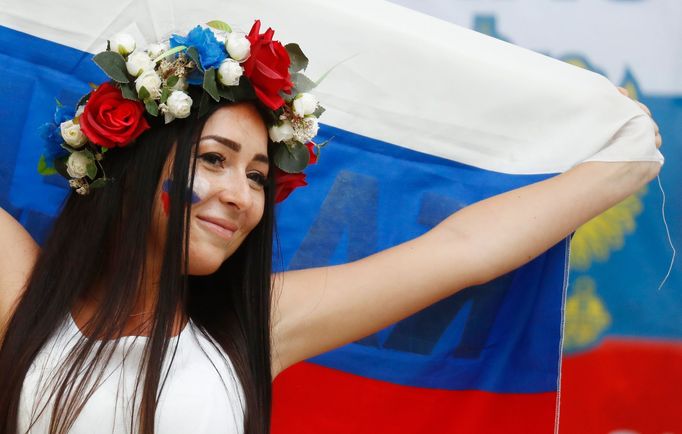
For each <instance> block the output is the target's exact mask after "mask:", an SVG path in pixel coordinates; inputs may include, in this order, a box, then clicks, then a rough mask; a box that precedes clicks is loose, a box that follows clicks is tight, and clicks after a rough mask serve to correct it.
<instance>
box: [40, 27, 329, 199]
mask: <svg viewBox="0 0 682 434" xmlns="http://www.w3.org/2000/svg"><path fill="white" fill-rule="evenodd" d="M259 32H260V20H256V21H255V22H254V24H253V26H252V27H251V30H250V32H249V33H248V34H244V33H239V32H236V31H235V32H233V31H232V29H231V28H230V26H229V25H228V24H226V23H224V22H222V21H211V22H208V23H206V26H202V25H197V26H196V27H194V28H193V29H192V30H191V31H190V32H189V33H188V34H187V36H180V35H176V34H173V35H172V36H171V37H170V39H169V40H168V41H164V42H161V43H157V44H151V45H149V46H148V47H147V48H146V49H145V50H139V49H136V44H135V40H134V39H133V37H132V36H130V35H128V34H123V33H119V34H117V35H115V36H114V37H112V38H111V39H110V40H109V41H107V49H106V51H103V52H101V53H98V54H97V55H95V56H94V58H93V60H94V61H95V63H96V64H97V65H98V66H99V67H100V68H101V69H102V70H103V71H104V72H105V73H106V75H107V76H108V77H109V78H110V79H111V81H108V82H105V83H103V84H100V85H99V86H95V85H91V87H92V88H93V90H92V91H91V92H89V93H88V94H86V95H85V96H83V97H82V98H81V99H80V101H79V102H78V104H77V105H76V109H75V110H74V109H70V108H68V107H65V106H64V105H62V104H61V103H60V102H59V101H57V109H56V111H55V115H54V123H47V124H45V125H43V126H42V127H41V135H42V137H43V138H44V139H45V142H46V146H45V152H44V153H43V155H42V156H41V158H40V161H39V163H38V171H39V172H40V173H41V174H43V175H51V174H54V173H59V174H61V175H62V176H64V177H65V178H66V179H68V181H69V186H71V187H72V188H74V189H75V190H76V192H77V193H79V194H88V193H89V192H90V190H92V189H95V188H99V187H102V186H104V185H106V184H107V183H108V182H110V181H112V180H113V178H110V177H107V176H106V173H105V172H104V168H103V167H102V164H101V163H100V161H101V160H102V159H103V158H105V155H106V152H108V151H110V150H111V149H113V148H117V147H125V146H129V145H131V144H133V143H135V140H136V139H137V138H138V137H139V136H140V134H142V133H143V132H144V131H146V130H147V129H149V128H150V122H154V120H153V119H154V118H159V119H160V118H161V117H163V120H164V123H169V122H172V121H173V120H174V119H181V118H186V117H188V116H189V115H190V113H191V112H192V110H195V107H198V108H197V109H196V110H198V116H204V115H205V114H206V113H207V112H208V111H209V109H210V107H211V105H212V104H214V103H215V102H219V101H220V100H227V101H232V102H239V101H251V100H255V101H260V102H261V103H262V105H264V106H265V107H266V108H267V110H266V111H265V113H266V118H267V119H265V122H266V124H267V126H268V133H269V136H270V140H272V141H273V142H275V143H277V144H279V145H280V146H277V147H276V151H275V152H274V156H273V159H274V164H275V166H276V170H275V177H276V180H277V182H276V184H277V187H276V188H277V192H276V199H275V200H276V201H277V202H280V201H282V200H284V199H285V198H286V197H287V196H288V195H289V193H291V191H292V190H293V189H295V188H296V187H299V186H302V185H307V183H306V182H305V174H303V173H302V172H303V170H304V169H305V168H306V167H307V166H308V165H309V164H314V163H315V162H316V161H317V158H318V156H319V153H320V149H321V148H322V146H324V145H325V144H326V142H325V143H322V144H316V143H314V142H313V141H312V139H313V138H314V137H315V136H316V135H317V131H318V120H317V118H318V117H319V116H320V115H321V114H322V112H324V108H323V107H322V106H321V105H320V104H319V103H318V101H317V99H316V98H315V96H313V95H312V94H311V93H309V92H310V91H311V90H312V89H313V88H314V87H315V86H316V85H317V84H318V83H319V81H318V83H315V82H313V81H312V80H310V79H309V78H308V77H306V76H305V75H304V74H303V72H302V71H303V70H305V68H306V67H307V66H308V58H307V57H306V56H305V55H304V54H303V51H301V48H300V47H299V46H298V44H295V43H291V44H287V45H284V46H283V45H282V44H281V43H280V42H279V41H273V40H272V36H273V34H274V31H273V30H272V29H271V28H268V30H267V31H266V32H265V33H262V34H261V33H259ZM190 86H196V87H197V88H199V87H200V88H201V97H200V99H199V101H194V100H192V98H191V97H190V94H189V88H190ZM195 96H196V95H195Z"/></svg>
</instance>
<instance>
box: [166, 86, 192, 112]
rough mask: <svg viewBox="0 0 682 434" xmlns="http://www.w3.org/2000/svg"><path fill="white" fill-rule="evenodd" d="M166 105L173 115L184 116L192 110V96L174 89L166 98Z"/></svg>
mask: <svg viewBox="0 0 682 434" xmlns="http://www.w3.org/2000/svg"><path fill="white" fill-rule="evenodd" d="M166 105H167V106H168V111H169V112H170V114H172V115H173V117H176V118H179V119H182V118H186V117H187V116H189V113H190V111H191V110H192V98H191V97H190V96H189V95H187V94H186V93H185V92H182V91H180V90H174V91H173V93H171V94H170V96H169V97H168V99H167V100H166Z"/></svg>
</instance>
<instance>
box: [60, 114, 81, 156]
mask: <svg viewBox="0 0 682 434" xmlns="http://www.w3.org/2000/svg"><path fill="white" fill-rule="evenodd" d="M59 130H60V131H61V133H62V138H63V139H64V141H65V142H66V144H67V145H69V146H71V147H72V148H76V149H78V148H81V147H82V146H83V145H85V142H87V141H88V138H87V137H85V134H83V132H82V131H81V126H80V125H78V124H74V123H73V119H70V120H68V121H65V122H62V123H61V124H59Z"/></svg>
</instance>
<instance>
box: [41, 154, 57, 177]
mask: <svg viewBox="0 0 682 434" xmlns="http://www.w3.org/2000/svg"><path fill="white" fill-rule="evenodd" d="M38 173H40V174H41V175H44V176H47V175H54V174H55V173H57V169H55V168H54V167H52V166H48V164H47V160H45V156H44V155H41V156H40V160H38Z"/></svg>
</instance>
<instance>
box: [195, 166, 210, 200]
mask: <svg viewBox="0 0 682 434" xmlns="http://www.w3.org/2000/svg"><path fill="white" fill-rule="evenodd" d="M209 186H210V184H209V182H208V181H207V180H206V179H205V178H204V177H203V176H202V175H201V174H199V173H197V174H196V175H195V176H194V186H193V188H192V203H193V204H194V203H197V202H200V201H201V200H202V199H203V198H205V197H206V196H208V190H209Z"/></svg>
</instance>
